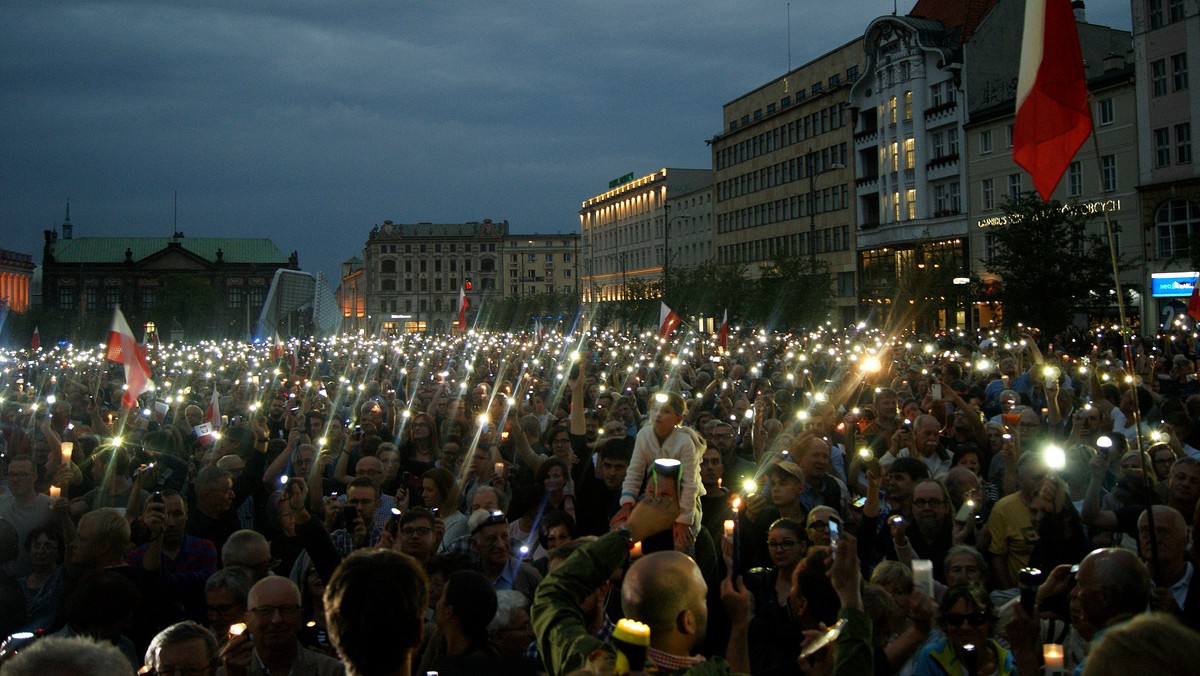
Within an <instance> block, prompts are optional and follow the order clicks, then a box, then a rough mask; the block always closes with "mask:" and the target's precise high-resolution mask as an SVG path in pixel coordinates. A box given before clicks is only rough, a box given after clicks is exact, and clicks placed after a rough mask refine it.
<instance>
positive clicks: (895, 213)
mask: <svg viewBox="0 0 1200 676" xmlns="http://www.w3.org/2000/svg"><path fill="white" fill-rule="evenodd" d="M892 220H893V221H897V222H898V221H899V220H900V193H898V192H894V193H892Z"/></svg>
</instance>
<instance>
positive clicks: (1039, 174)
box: [1013, 0, 1092, 200]
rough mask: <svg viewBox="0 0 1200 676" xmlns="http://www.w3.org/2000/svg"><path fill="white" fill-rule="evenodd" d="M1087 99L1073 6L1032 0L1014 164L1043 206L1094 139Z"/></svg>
mask: <svg viewBox="0 0 1200 676" xmlns="http://www.w3.org/2000/svg"><path fill="white" fill-rule="evenodd" d="M1087 96H1088V91H1087V80H1086V78H1085V76H1084V71H1083V55H1082V53H1081V52H1080V50H1079V33H1078V31H1077V30H1076V28H1075V13H1074V12H1073V11H1072V9H1071V0H1027V2H1026V3H1025V33H1024V37H1023V38H1022V40H1021V70H1020V73H1019V76H1018V79H1017V119H1016V123H1015V125H1014V129H1013V160H1014V161H1016V163H1017V164H1019V165H1021V167H1022V168H1023V169H1025V171H1028V172H1029V175H1030V176H1032V177H1033V187H1034V188H1036V189H1037V191H1038V194H1040V195H1041V196H1042V199H1043V200H1048V199H1050V194H1051V193H1053V192H1054V188H1055V186H1057V185H1058V182H1059V180H1061V179H1062V175H1063V172H1065V171H1066V170H1067V167H1068V166H1069V165H1070V164H1071V160H1072V159H1074V157H1075V153H1076V152H1077V151H1078V150H1079V147H1080V146H1082V145H1083V143H1084V141H1086V140H1087V138H1088V136H1089V135H1091V133H1092V115H1091V110H1090V109H1089V108H1088V102H1087Z"/></svg>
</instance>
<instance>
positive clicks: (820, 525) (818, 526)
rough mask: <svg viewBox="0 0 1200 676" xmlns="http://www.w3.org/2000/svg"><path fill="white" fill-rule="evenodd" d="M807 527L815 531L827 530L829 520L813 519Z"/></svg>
mask: <svg viewBox="0 0 1200 676" xmlns="http://www.w3.org/2000/svg"><path fill="white" fill-rule="evenodd" d="M808 527H809V528H811V529H813V530H815V531H826V530H829V521H826V520H822V519H813V522H812V523H810V524H808Z"/></svg>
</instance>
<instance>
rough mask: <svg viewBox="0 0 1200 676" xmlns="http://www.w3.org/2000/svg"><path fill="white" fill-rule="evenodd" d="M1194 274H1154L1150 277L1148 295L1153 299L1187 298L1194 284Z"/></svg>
mask: <svg viewBox="0 0 1200 676" xmlns="http://www.w3.org/2000/svg"><path fill="white" fill-rule="evenodd" d="M1197 274H1198V273H1195V272H1156V273H1154V274H1152V275H1150V295H1151V296H1153V297H1155V298H1187V297H1188V296H1190V295H1192V287H1193V286H1194V285H1195V284H1196V275H1197Z"/></svg>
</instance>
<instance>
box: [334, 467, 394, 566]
mask: <svg viewBox="0 0 1200 676" xmlns="http://www.w3.org/2000/svg"><path fill="white" fill-rule="evenodd" d="M346 506H347V507H353V508H354V510H355V511H354V521H353V523H346V524H343V527H342V528H339V529H337V530H335V531H333V532H332V533H330V534H329V539H330V540H332V541H333V545H334V547H337V550H338V552H339V553H340V554H341V555H342V557H343V558H345V557H347V556H350V552H352V551H354V550H355V549H361V548H362V547H374V546H375V545H377V544H379V538H380V537H381V536H382V535H383V528H384V526H385V525H386V521H385V522H384V523H382V524H381V523H377V522H376V520H375V513H376V511H378V509H379V486H377V485H376V484H375V482H374V481H372V480H371V479H368V478H367V477H365V476H360V477H355V479H354V481H351V482H350V486H349V487H348V488H347V489H346Z"/></svg>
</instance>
